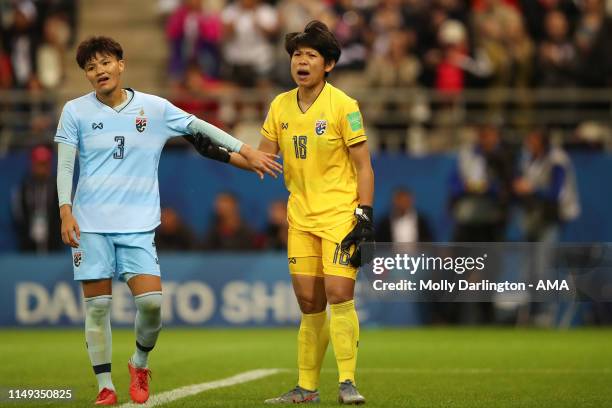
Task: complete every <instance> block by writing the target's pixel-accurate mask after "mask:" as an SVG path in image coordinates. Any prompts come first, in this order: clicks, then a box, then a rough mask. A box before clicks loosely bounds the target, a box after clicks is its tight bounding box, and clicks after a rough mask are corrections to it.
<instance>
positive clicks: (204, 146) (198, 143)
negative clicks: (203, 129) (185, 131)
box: [183, 133, 230, 163]
mask: <svg viewBox="0 0 612 408" xmlns="http://www.w3.org/2000/svg"><path fill="white" fill-rule="evenodd" d="M183 137H184V138H185V139H186V140H187V141H188V142H189V143H191V144H192V145H193V146H194V147H195V149H196V150H197V151H198V153H200V154H201V155H202V156H204V157H208V158H209V159H213V160H217V161H220V162H222V163H228V162H229V161H230V153H229V152H228V151H227V149H226V148H224V147H221V146H217V145H216V144H214V143H213V142H212V140H210V137H208V136H204V135H203V134H201V133H196V134H195V135H185V136H183Z"/></svg>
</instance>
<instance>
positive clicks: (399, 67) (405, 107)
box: [366, 31, 428, 129]
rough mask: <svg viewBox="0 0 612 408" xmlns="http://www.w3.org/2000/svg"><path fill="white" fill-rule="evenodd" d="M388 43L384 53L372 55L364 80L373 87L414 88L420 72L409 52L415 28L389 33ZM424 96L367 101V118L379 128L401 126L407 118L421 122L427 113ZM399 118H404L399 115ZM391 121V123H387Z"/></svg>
mask: <svg viewBox="0 0 612 408" xmlns="http://www.w3.org/2000/svg"><path fill="white" fill-rule="evenodd" d="M389 37H390V38H389V47H388V51H387V53H386V54H385V55H380V56H376V57H373V58H371V59H370V60H369V61H368V66H367V69H366V78H367V79H366V81H367V82H366V83H367V85H368V86H369V87H372V88H386V89H388V90H389V89H397V88H404V89H405V88H409V89H411V90H413V91H415V92H416V90H417V89H418V88H417V87H418V86H419V84H418V78H419V75H420V73H421V63H420V61H419V60H418V58H417V57H416V56H415V55H414V54H412V53H411V50H412V49H413V47H414V44H415V43H416V33H415V32H414V31H394V32H392V33H390V36H389ZM422 99H425V98H424V97H423V96H420V97H416V95H413V96H412V97H411V98H410V102H405V103H396V102H388V103H378V104H375V103H370V104H368V118H369V121H370V122H371V123H374V124H376V126H377V127H378V128H380V129H389V128H390V127H391V128H396V127H401V128H403V129H405V128H406V126H408V125H409V122H416V123H419V122H422V121H423V120H424V119H425V118H426V116H424V114H423V112H425V114H426V113H428V107H427V105H426V103H425V102H423V101H422ZM394 113H395V117H396V118H398V120H397V121H396V120H393V121H390V116H389V114H394ZM399 118H403V119H404V120H402V119H399ZM389 122H393V124H391V123H389Z"/></svg>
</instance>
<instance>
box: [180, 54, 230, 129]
mask: <svg viewBox="0 0 612 408" xmlns="http://www.w3.org/2000/svg"><path fill="white" fill-rule="evenodd" d="M231 88H232V86H231V84H229V83H226V82H224V81H221V80H219V79H213V78H210V77H207V76H206V75H205V74H203V73H202V72H201V71H200V67H199V66H198V65H197V64H195V63H194V64H190V65H189V66H188V67H187V70H186V72H185V76H184V78H183V80H182V81H181V82H180V84H179V86H178V87H177V88H176V89H174V92H173V95H172V97H171V100H172V103H174V104H175V105H176V106H178V107H179V108H181V109H183V110H184V111H186V112H189V113H192V114H194V115H196V116H197V117H199V118H204V119H205V120H206V121H207V122H210V123H212V124H214V125H215V126H218V127H222V128H223V127H225V126H224V123H223V121H222V120H221V118H220V116H219V114H220V109H221V106H220V105H221V103H222V102H221V101H219V100H217V99H214V98H213V99H211V98H210V97H211V96H215V94H218V93H219V92H223V91H224V90H228V89H231Z"/></svg>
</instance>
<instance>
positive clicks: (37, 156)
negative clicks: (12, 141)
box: [13, 146, 63, 253]
mask: <svg viewBox="0 0 612 408" xmlns="http://www.w3.org/2000/svg"><path fill="white" fill-rule="evenodd" d="M30 163H31V167H30V172H29V174H28V175H27V176H26V177H25V179H24V180H23V182H22V183H21V185H20V186H19V188H18V189H17V190H16V191H15V192H14V194H13V220H14V222H15V226H16V227H17V237H18V245H19V250H21V251H27V252H37V253H46V252H49V251H57V250H60V249H62V247H63V244H62V238H61V233H60V218H59V203H58V199H57V190H56V186H55V177H53V171H52V164H53V153H52V151H51V149H50V148H49V147H47V146H37V147H35V148H34V149H32V152H31V154H30Z"/></svg>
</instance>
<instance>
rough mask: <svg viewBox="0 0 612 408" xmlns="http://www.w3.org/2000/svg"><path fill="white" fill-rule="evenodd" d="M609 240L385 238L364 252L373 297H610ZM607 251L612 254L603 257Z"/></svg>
mask: <svg viewBox="0 0 612 408" xmlns="http://www.w3.org/2000/svg"><path fill="white" fill-rule="evenodd" d="M609 249H612V247H609V246H608V245H605V244H588V245H587V244H581V245H561V244H560V245H554V246H553V245H544V244H539V243H503V244H501V243H474V244H467V243H461V244H432V243H429V244H390V243H382V244H381V243H377V244H376V245H375V246H371V247H369V248H368V249H367V250H365V251H364V253H366V254H368V253H369V254H370V257H371V258H372V260H371V262H370V263H368V264H367V265H365V266H364V267H363V268H362V273H365V275H366V277H367V279H368V281H369V291H371V292H373V293H374V295H376V296H382V297H388V298H397V297H401V298H402V300H413V301H439V302H449V301H451V302H481V301H491V300H492V297H493V296H498V297H499V295H500V294H503V296H504V297H505V300H507V301H512V300H521V301H525V300H527V301H556V300H586V299H590V300H598V301H604V300H612V251H609ZM608 254H610V256H608Z"/></svg>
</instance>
